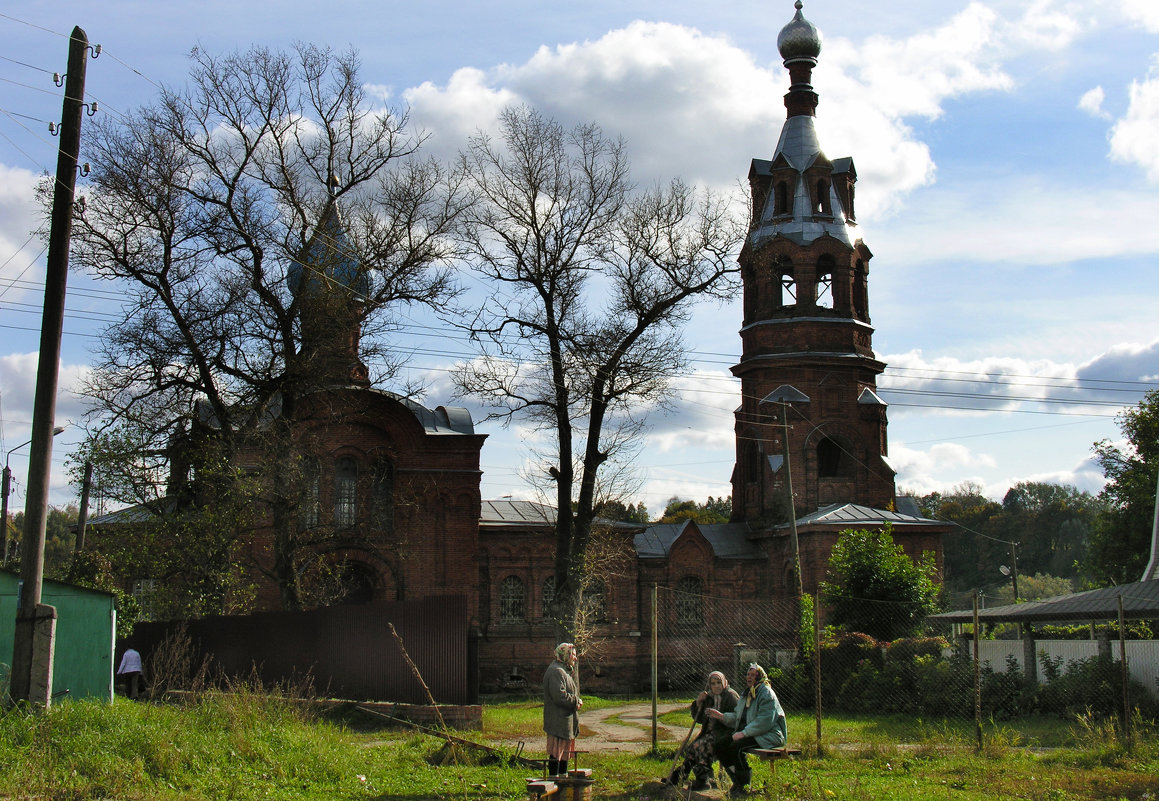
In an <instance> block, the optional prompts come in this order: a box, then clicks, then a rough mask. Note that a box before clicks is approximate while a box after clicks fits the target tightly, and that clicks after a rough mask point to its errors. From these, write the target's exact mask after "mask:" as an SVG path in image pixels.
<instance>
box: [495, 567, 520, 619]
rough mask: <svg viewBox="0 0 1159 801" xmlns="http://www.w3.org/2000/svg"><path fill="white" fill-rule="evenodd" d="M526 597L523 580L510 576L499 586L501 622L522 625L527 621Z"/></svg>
mask: <svg viewBox="0 0 1159 801" xmlns="http://www.w3.org/2000/svg"><path fill="white" fill-rule="evenodd" d="M525 608H526V595H525V593H524V591H523V579H521V578H519V576H508V577H507V578H505V579H503V581H502V582H500V584H499V622H500V623H522V622H523V620H524V619H525V613H524V610H525Z"/></svg>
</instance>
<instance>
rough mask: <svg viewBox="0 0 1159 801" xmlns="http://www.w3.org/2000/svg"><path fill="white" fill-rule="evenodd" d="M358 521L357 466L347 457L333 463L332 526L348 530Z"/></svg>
mask: <svg viewBox="0 0 1159 801" xmlns="http://www.w3.org/2000/svg"><path fill="white" fill-rule="evenodd" d="M357 520H358V465H357V464H356V463H355V461H354V460H353V459H351V458H350V457H349V456H343V457H342V458H341V459H338V460H337V461H335V462H334V525H335V526H337V527H338V528H349V527H350V526H353V525H354V524H355V522H357Z"/></svg>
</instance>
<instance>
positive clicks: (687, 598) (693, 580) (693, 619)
mask: <svg viewBox="0 0 1159 801" xmlns="http://www.w3.org/2000/svg"><path fill="white" fill-rule="evenodd" d="M676 622H677V623H678V624H680V625H684V626H699V625H703V624H704V593H703V588H702V585H701V583H700V579H699V578H698V577H697V576H685V577H684V578H682V579H680V581H678V582H676Z"/></svg>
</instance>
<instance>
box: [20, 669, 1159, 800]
mask: <svg viewBox="0 0 1159 801" xmlns="http://www.w3.org/2000/svg"><path fill="white" fill-rule="evenodd" d="M619 703H623V699H594V698H593V699H590V700H586V701H585V706H588V708H594V707H595V706H600V705H603V706H606V705H613V704H619ZM673 714H674V717H673V721H674V722H678V723H683V722H684V721H686V720H687V717H686V713H684V712H679V713H673ZM539 721H540V707H539V705H538V704H537V703H534V702H530V701H523V702H504V703H491V704H487V705H485V707H484V731H483V732H466V733H461V734H464V736H466V737H468V738H471V739H476V740H478V741H479V742H483V743H487V742H488V741H498V740H511V739H525V740H526V741H527V742H528V743H534V745H529V749H531V748H536V747H539V741H540V739H541V737H542V734H541V732H540V729H539ZM366 724H367V721H366V720H364V719H356V718H350V719H346V720H343V719H318V718H314V717H311V716H310V715H309V714H307V713H305V712H304V711H303V710H302V707H301V706H300V705H297V704H294V703H292V702H289V701H287V700H285V699H281V698H278V697H271V696H267V695H264V694H261V693H256V692H251V691H245V690H242V691H237V692H231V693H229V694H222V693H206V694H204V695H202V696H201V698H200V700H199V701H197V702H196V703H193V704H190V705H188V706H183V707H182V706H169V705H153V704H143V703H142V704H137V703H132V702H128V701H125V700H122V699H118V700H117V701H116V702H115V703H113V704H112V705H106V704H99V703H89V702H65V703H61V704H58V705H56V706H54V707H53V708H52V709H51V710H49V711H48V712H46V713H41V714H35V715H29V714H25V713H23V712H21V711H9V712H7V713H5V714H4V716H3V717H2V718H0V765H3V769H2V770H0V798H2V799H34V798H35V799H61V800H65V799H67V800H69V801H72V800H73V799H76V800H77V801H80V799H98V798H109V799H219V800H220V799H327V800H330V799H355V798H360V799H376V798H399V799H414V800H415V801H418V800H419V799H501V798H506V799H516V798H523V797H524V792H523V788H524V779H525V778H526V777H527V776H530V775H531V772H530V771H528V770H527V769H526V768H520V767H518V766H512V765H509V764H505V763H504V762H503V761H501V760H496V759H494V758H493V757H490V756H489V755H486V754H485V753H484V752H481V751H473V750H470V749H460V750H459V751H458V752H457V753H452V752H451V751H449V750H448V749H447V748H446V746H445V745H444V744H443V743H442V742H441V741H440V740H438V739H437V738H435V737H431V736H426V735H415V734H412V733H409V732H407V731H402V730H388V731H382V730H371V729H368V728H366ZM789 729H790V733H791V735H790V736H791V739H792V740H793V741H794V743H798V744H800V745H801V746H802V747H803V748H804V750H805V758H803V759H800V760H797V761H795V762H793V763H783V764H781V765H780V766H779V767H778V768H777V771H776V780H775V781H774V780H773V779H772V774H771V773H770V770H769V768H768V767H767V766H765V765H759V766H757V767H756V768H755V770H754V782H753V789H754V790H755V791H756V793H755V796H756V797H758V798H781V799H867V800H868V799H874V801H878V800H880V799H914V800H915V801H916V800H917V799H956V800H960V801H974V800H975V799H976V800H977V801H995V799H1007V798H1009V799H1035V800H1038V799H1041V800H1042V801H1065V800H1066V799H1107V798H1110V799H1117V798H1126V799H1132V801H1135V800H1136V799H1159V742H1157V740H1156V737H1157V734H1156V729H1155V727H1154V726H1153V725H1146V726H1144V725H1143V724H1141V723H1139V724H1137V731H1136V736H1135V738H1134V743H1133V747H1128V744H1127V743H1126V742H1125V741H1124V738H1123V737H1122V735H1121V733H1120V731H1119V729H1118V727H1117V726H1115V725H1114V724H1113V723H1109V722H1099V721H1080V720H1074V721H1063V720H1058V719H1054V720H1048V719H1032V720H1022V721H1016V722H1015V721H1012V722H1007V723H1002V724H992V725H988V726H986V727H985V739H984V747H983V749H982V751H981V752H980V753H976V749H975V740H974V732H973V728H972V726H971V725H969V724H968V723H966V724H963V723H961V722H946V721H922V720H914V719H901V718H874V717H864V718H832V719H828V718H827V719H826V720H825V728H824V732H823V733H824V740H823V741H822V743H821V747H820V748H818V743H817V740H816V738H815V736H813V732H814V722H813V719H812V717H810V716H804V715H800V716H798V715H793V716H791V717H790V721H789ZM673 750H674V744H672V743H669V744H668V745H666V746H665V745H662V746H661V748H660V749H659V753H657V754H651V755H643V756H635V755H630V754H613V753H607V754H601V753H589V754H586V755H585V757H584V764H585V766H586V767H591V768H593V769H594V776H595V779H596V785H595V797H596V798H624V799H626V798H641V797H645V796H646V795H648V794H649V793H648V792H647V789H646V788H648V787H649V785H650V782H652V781H654V780H655V779H656V778H657V777H659V776H660V775H663V774H664V773H665V772H666V771H667V770H668V768H669V767H670V766H671V763H672V756H673ZM653 787H654V786H653Z"/></svg>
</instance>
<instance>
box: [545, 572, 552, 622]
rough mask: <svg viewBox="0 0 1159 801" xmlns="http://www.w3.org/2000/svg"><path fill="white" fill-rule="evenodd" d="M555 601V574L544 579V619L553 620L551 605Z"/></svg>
mask: <svg viewBox="0 0 1159 801" xmlns="http://www.w3.org/2000/svg"><path fill="white" fill-rule="evenodd" d="M554 601H555V576H548V577H547V578H545V579H544V580H543V619H544V620H551V605H552V603H553V602H554Z"/></svg>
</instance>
